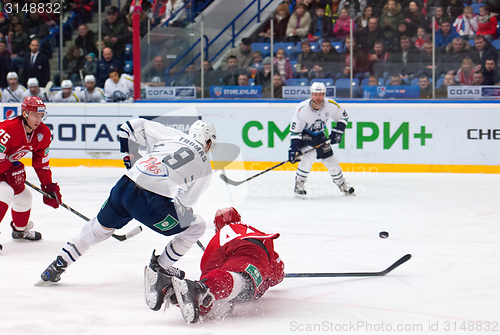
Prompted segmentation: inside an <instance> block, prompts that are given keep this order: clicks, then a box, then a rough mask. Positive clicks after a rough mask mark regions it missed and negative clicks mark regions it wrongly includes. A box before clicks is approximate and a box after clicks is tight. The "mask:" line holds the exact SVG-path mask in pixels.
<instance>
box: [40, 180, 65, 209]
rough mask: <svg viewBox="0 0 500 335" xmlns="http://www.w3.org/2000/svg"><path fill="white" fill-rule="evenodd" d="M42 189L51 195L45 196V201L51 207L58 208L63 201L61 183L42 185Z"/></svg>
mask: <svg viewBox="0 0 500 335" xmlns="http://www.w3.org/2000/svg"><path fill="white" fill-rule="evenodd" d="M42 191H44V192H45V193H48V194H49V195H50V196H51V198H49V197H46V196H44V197H43V203H44V204H46V205H48V206H50V207H54V208H58V207H59V204H60V203H61V202H62V196H61V191H60V190H59V185H57V184H56V183H52V184H48V185H42Z"/></svg>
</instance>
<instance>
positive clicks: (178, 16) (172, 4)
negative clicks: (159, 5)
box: [161, 0, 187, 27]
mask: <svg viewBox="0 0 500 335" xmlns="http://www.w3.org/2000/svg"><path fill="white" fill-rule="evenodd" d="M183 7H184V1H182V0H169V1H168V2H167V7H166V8H165V17H164V18H163V20H162V21H161V23H164V22H166V21H167V20H168V25H169V26H170V27H184V25H185V20H186V18H187V16H186V10H185V9H184V8H183Z"/></svg>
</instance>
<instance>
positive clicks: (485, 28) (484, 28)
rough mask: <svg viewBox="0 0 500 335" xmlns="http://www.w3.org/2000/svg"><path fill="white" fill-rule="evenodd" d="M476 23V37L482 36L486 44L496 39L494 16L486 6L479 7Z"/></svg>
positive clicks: (495, 20) (496, 22)
mask: <svg viewBox="0 0 500 335" xmlns="http://www.w3.org/2000/svg"><path fill="white" fill-rule="evenodd" d="M497 6H498V4H497ZM497 8H498V7H497ZM478 21H479V22H478V29H477V35H483V36H484V37H485V38H486V40H487V41H488V42H490V43H491V42H493V40H494V39H496V38H497V24H498V21H497V19H496V17H495V14H492V13H491V11H490V9H489V8H488V7H487V6H481V7H479V18H478Z"/></svg>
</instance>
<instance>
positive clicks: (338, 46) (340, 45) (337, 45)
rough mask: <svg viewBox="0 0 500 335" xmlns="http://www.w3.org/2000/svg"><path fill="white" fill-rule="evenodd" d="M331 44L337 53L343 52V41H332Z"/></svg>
mask: <svg viewBox="0 0 500 335" xmlns="http://www.w3.org/2000/svg"><path fill="white" fill-rule="evenodd" d="M332 46H333V47H334V48H335V50H337V52H338V53H342V52H344V50H345V48H344V43H343V42H332Z"/></svg>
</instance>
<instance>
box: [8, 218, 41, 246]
mask: <svg viewBox="0 0 500 335" xmlns="http://www.w3.org/2000/svg"><path fill="white" fill-rule="evenodd" d="M10 226H11V227H12V238H13V239H14V240H21V239H24V240H29V241H39V240H41V239H42V234H40V233H39V232H37V231H34V230H31V229H33V226H34V225H33V222H31V221H29V222H28V225H27V226H26V229H25V230H17V229H16V228H15V226H14V222H11V223H10Z"/></svg>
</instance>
